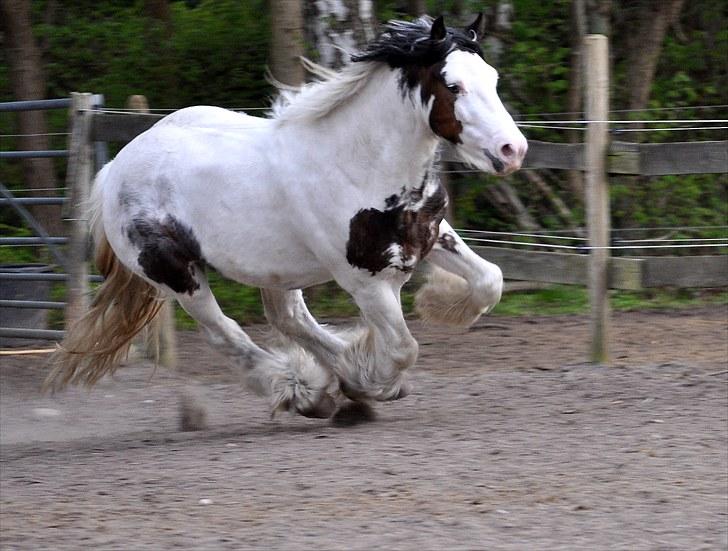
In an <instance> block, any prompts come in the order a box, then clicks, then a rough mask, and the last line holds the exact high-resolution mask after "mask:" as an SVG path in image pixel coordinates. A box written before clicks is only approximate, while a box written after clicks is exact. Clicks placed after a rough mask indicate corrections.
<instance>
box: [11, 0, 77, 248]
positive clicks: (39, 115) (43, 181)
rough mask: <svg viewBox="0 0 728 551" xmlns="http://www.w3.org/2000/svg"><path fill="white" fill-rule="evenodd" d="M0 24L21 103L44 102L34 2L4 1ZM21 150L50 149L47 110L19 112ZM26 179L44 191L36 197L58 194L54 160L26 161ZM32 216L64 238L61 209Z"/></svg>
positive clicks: (36, 210)
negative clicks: (55, 190)
mask: <svg viewBox="0 0 728 551" xmlns="http://www.w3.org/2000/svg"><path fill="white" fill-rule="evenodd" d="M0 25H2V31H3V34H4V44H5V50H6V52H7V62H8V65H9V67H10V86H11V89H12V93H13V96H14V97H15V98H16V99H17V100H34V99H43V98H45V95H46V81H45V77H44V75H43V70H42V67H43V65H42V62H41V52H40V49H39V48H38V45H37V44H36V41H35V38H34V36H33V25H32V20H31V16H30V0H2V1H1V2H0ZM18 130H19V133H20V134H21V135H20V137H19V139H18V148H19V149H21V150H47V149H49V148H50V147H49V143H48V125H47V122H46V117H45V111H20V112H18ZM23 178H24V181H25V183H26V185H27V187H28V188H31V189H37V190H43V191H42V192H41V191H38V192H36V193H35V195H38V194H40V195H49V194H51V195H54V194H55V192H53V191H49V190H51V189H53V188H55V186H56V183H55V181H56V180H55V174H54V171H53V162H52V159H24V160H23ZM31 213H32V214H33V216H34V217H35V218H36V220H38V221H39V222H40V223H41V224H42V225H43V227H44V228H45V229H46V231H47V232H48V233H49V234H50V235H62V234H63V224H62V222H61V214H60V213H61V211H60V207H58V206H55V205H45V206H34V207H33V208H32V209H31Z"/></svg>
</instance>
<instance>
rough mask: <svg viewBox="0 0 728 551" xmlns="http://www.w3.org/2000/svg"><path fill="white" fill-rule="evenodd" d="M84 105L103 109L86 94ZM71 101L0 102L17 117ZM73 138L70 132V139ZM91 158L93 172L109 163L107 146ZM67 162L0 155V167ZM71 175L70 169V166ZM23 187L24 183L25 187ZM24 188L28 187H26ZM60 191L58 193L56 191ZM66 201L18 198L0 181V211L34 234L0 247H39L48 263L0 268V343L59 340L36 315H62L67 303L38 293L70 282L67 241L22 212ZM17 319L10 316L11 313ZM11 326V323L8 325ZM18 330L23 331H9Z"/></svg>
mask: <svg viewBox="0 0 728 551" xmlns="http://www.w3.org/2000/svg"><path fill="white" fill-rule="evenodd" d="M84 96H85V98H84V100H85V105H87V106H89V107H90V108H92V109H96V108H101V107H103V105H104V97H103V96H102V95H90V94H85V95H84ZM75 99H76V98H61V99H48V100H30V101H13V102H5V103H0V112H17V111H30V110H49V109H66V110H68V109H71V108H74V107H75V106H76V102H75V101H74V100H75ZM72 139H73V133H72V136H71V140H72ZM94 153H95V155H94V157H95V159H96V167H95V168H96V169H98V168H99V167H100V166H102V165H103V164H104V163H105V162H106V159H107V158H108V152H107V148H106V144H105V143H103V142H96V143H95V144H94ZM49 157H50V158H53V157H63V158H68V157H69V150H67V149H57V150H45V151H0V163H2V162H7V160H11V159H29V158H49ZM69 170H71V167H69ZM26 184H28V183H27V182H26ZM25 187H26V188H29V187H30V186H28V185H26V186H25ZM59 189H60V188H59ZM69 200H70V198H69V197H68V196H50V194H49V196H47V197H38V196H33V197H22V196H20V197H18V196H16V195H15V194H14V193H13V192H12V191H11V190H10V189H9V188H8V187H7V186H6V185H5V182H1V181H0V208H4V209H7V208H11V209H14V210H15V211H16V212H17V213H18V215H19V216H20V218H21V219H22V220H23V222H24V223H25V225H26V226H27V228H28V229H29V230H30V231H31V232H32V233H33V234H34V235H33V236H32V237H8V236H2V237H0V247H13V246H39V247H43V248H45V249H47V251H48V253H49V257H50V258H52V262H53V263H52V264H50V265H48V266H38V265H15V266H13V265H0V338H1V339H3V341H4V342H6V343H8V342H11V341H10V339H12V342H14V340H15V339H46V340H60V339H62V338H63V333H64V332H63V331H60V330H49V329H44V328H40V327H38V325H41V323H42V322H43V320H44V317H45V315H44V314H41V315H37V314H36V312H39V311H47V310H63V309H65V308H66V305H67V304H66V302H60V301H50V300H42V299H43V298H44V297H42V296H40V297H39V296H38V294H41V295H42V294H46V293H47V291H48V289H49V288H50V286H51V285H52V284H53V282H66V281H67V280H68V277H69V269H70V270H72V269H73V268H72V267H71V266H70V264H69V259H68V256H69V255H68V252H67V245H68V242H69V239H68V238H67V237H62V236H51V235H49V234H48V232H47V231H46V229H45V228H44V227H43V225H42V224H41V223H39V222H38V220H36V219H35V217H34V216H33V215H32V214H31V212H30V211H29V210H28V208H27V207H29V206H34V205H65V204H67V203H68V202H69ZM88 277H89V279H90V280H92V281H93V280H95V281H100V280H101V278H100V277H99V276H88ZM16 311H17V312H18V313H20V314H21V315H11V314H12V313H14V312H16ZM14 319H15V320H16V321H13V320H14ZM12 325H22V326H23V327H13V326H12Z"/></svg>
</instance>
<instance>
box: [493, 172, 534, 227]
mask: <svg viewBox="0 0 728 551" xmlns="http://www.w3.org/2000/svg"><path fill="white" fill-rule="evenodd" d="M484 193H485V195H486V196H487V197H488V199H489V201H490V202H491V204H492V205H493V206H494V207H495V208H496V209H497V210H498V211H499V212H500V213H501V215H503V216H505V217H508V218H513V220H514V221H515V222H516V225H517V226H518V229H521V230H528V231H533V230H538V229H541V226H539V225H538V222H536V220H534V218H533V216H531V214H530V213H529V212H528V210H527V209H526V207H525V205H524V204H523V202H521V199H520V198H519V197H518V194H517V193H516V190H514V189H513V187H512V186H511V185H510V184H509V183H508V182H506V181H504V180H503V179H501V180H500V181H499V182H498V183H497V184H493V185H491V186H488V187H486V188H485V190H484Z"/></svg>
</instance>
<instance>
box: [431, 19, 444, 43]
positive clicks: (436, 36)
mask: <svg viewBox="0 0 728 551" xmlns="http://www.w3.org/2000/svg"><path fill="white" fill-rule="evenodd" d="M446 37H447V29H446V28H445V19H443V17H442V15H441V16H440V17H438V18H437V19H435V20H434V21H433V22H432V29H431V30H430V39H431V40H434V41H436V42H440V41H441V40H445V38H446Z"/></svg>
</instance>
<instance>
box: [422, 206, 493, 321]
mask: <svg viewBox="0 0 728 551" xmlns="http://www.w3.org/2000/svg"><path fill="white" fill-rule="evenodd" d="M427 261H428V262H429V263H430V264H431V265H432V270H431V272H430V273H429V275H428V280H427V282H426V283H425V284H424V285H423V286H422V287H421V288H420V290H419V291H418V292H417V295H416V296H415V309H416V310H417V313H418V314H419V315H420V316H421V317H422V318H423V319H424V320H427V321H434V322H439V323H446V324H450V325H461V326H469V325H472V324H473V323H474V322H475V321H476V320H477V319H478V318H479V317H480V316H481V315H482V314H484V313H486V312H488V311H490V310H491V309H492V308H493V307H494V306H495V305H496V304H498V302H499V301H500V298H501V293H502V292H503V273H502V272H501V270H500V268H499V267H498V266H496V265H495V264H493V263H491V262H488V261H487V260H485V259H484V258H481V257H480V256H478V255H477V254H475V252H473V250H472V249H471V248H470V247H468V246H467V245H466V244H465V242H463V240H462V239H461V238H460V236H459V235H458V234H457V233H455V230H453V229H452V227H450V224H448V223H447V222H446V221H445V220H443V221H442V222H441V223H440V232H439V235H438V238H437V243H436V244H435V246H434V247H433V248H432V251H430V254H429V255H428V256H427Z"/></svg>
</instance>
